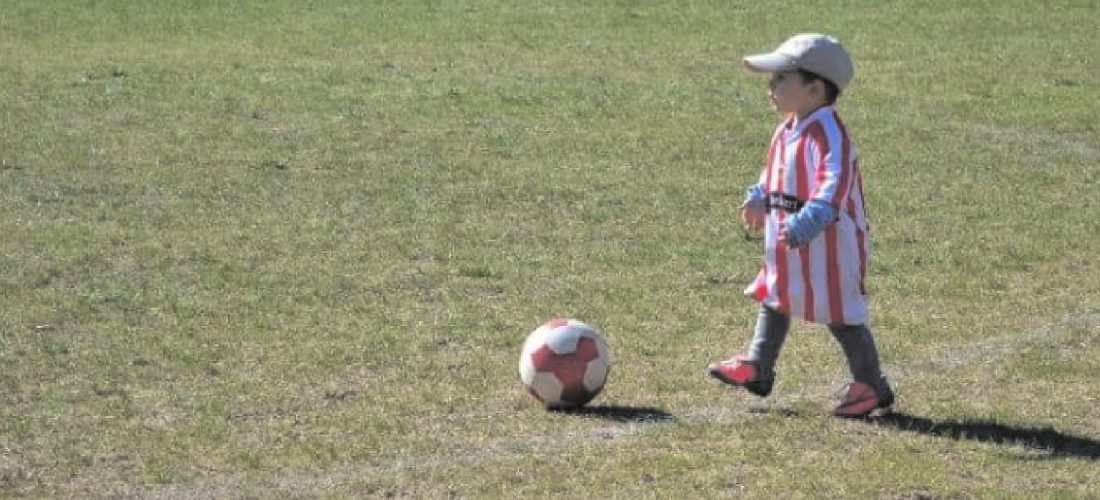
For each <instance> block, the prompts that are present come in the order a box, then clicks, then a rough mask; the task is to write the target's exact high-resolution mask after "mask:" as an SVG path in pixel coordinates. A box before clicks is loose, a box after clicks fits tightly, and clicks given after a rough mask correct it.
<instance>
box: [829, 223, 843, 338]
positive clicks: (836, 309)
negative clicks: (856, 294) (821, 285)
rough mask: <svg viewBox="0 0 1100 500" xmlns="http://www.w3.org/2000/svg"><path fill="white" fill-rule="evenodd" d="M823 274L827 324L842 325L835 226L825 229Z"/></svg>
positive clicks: (841, 302)
mask: <svg viewBox="0 0 1100 500" xmlns="http://www.w3.org/2000/svg"><path fill="white" fill-rule="evenodd" d="M825 273H826V277H827V280H828V286H829V323H830V324H840V323H844V298H843V296H842V295H841V287H840V251H839V248H837V238H836V224H833V225H830V226H829V227H828V228H826V229H825Z"/></svg>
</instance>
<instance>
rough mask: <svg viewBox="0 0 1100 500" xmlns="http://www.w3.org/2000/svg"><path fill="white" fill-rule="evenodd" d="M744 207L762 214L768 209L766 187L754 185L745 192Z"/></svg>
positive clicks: (758, 184)
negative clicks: (765, 195) (765, 196)
mask: <svg viewBox="0 0 1100 500" xmlns="http://www.w3.org/2000/svg"><path fill="white" fill-rule="evenodd" d="M744 205H745V208H749V209H752V210H759V211H761V212H763V211H764V210H765V209H766V207H765V205H764V186H763V185H762V184H760V183H756V184H753V185H752V186H750V187H749V189H748V190H747V191H745V202H744Z"/></svg>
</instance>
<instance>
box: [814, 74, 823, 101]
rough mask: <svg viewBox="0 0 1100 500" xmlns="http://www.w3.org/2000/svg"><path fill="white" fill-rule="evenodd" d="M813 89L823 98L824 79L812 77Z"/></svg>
mask: <svg viewBox="0 0 1100 500" xmlns="http://www.w3.org/2000/svg"><path fill="white" fill-rule="evenodd" d="M813 91H814V92H816V93H817V95H819V96H821V97H822V98H824V97H825V81H824V80H822V79H820V78H815V79H814V89H813Z"/></svg>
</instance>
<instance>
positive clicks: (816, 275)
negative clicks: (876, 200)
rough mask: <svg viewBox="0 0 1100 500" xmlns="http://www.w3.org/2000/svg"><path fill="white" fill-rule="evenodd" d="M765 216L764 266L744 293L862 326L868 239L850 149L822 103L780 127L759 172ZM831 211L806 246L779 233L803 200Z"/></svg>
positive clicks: (815, 318) (817, 318) (805, 314)
mask: <svg viewBox="0 0 1100 500" xmlns="http://www.w3.org/2000/svg"><path fill="white" fill-rule="evenodd" d="M760 183H761V186H763V188H764V189H763V190H764V193H765V194H764V195H765V201H766V203H767V206H768V217H767V222H766V224H765V254H764V265H763V267H762V269H761V270H760V274H759V275H757V277H756V280H755V281H754V282H753V283H752V284H751V285H749V287H748V288H746V289H745V294H746V295H749V296H750V297H752V298H753V299H755V300H757V301H759V302H761V303H762V304H764V305H767V306H768V307H771V308H772V309H775V310H777V311H779V312H782V313H785V314H788V315H790V316H793V317H799V318H802V319H805V320H807V321H812V322H816V323H823V324H847V325H860V324H864V323H866V322H867V319H868V308H867V290H866V288H865V286H864V277H865V276H866V273H867V261H868V258H869V256H870V250H871V248H870V246H871V245H870V237H869V236H870V234H869V226H868V223H867V218H866V212H865V211H864V205H863V181H862V179H861V177H860V173H859V166H858V162H857V160H856V151H855V147H853V145H852V141H851V139H850V138H849V137H848V132H847V130H845V128H844V124H843V123H841V121H840V118H839V117H838V116H837V115H836V111H835V110H834V109H833V108H832V107H830V106H826V107H824V108H821V109H818V110H817V111H815V112H813V113H811V114H810V115H809V116H807V117H806V118H804V119H802V120H801V121H799V122H798V123H797V124H796V123H795V120H794V118H793V117H791V118H789V119H787V120H786V121H784V122H783V123H782V124H780V125H779V127H778V128H776V130H775V135H774V136H773V137H772V143H771V147H770V148H769V149H768V159H767V164H766V165H765V167H764V171H763V172H762V173H761V175H760ZM809 200H820V201H824V202H826V203H829V204H831V205H832V206H833V208H834V209H836V211H837V220H836V222H835V223H832V224H829V225H828V226H826V228H825V230H824V231H822V232H821V233H820V234H819V235H818V236H817V237H815V238H814V239H813V240H811V241H810V242H809V243H807V244H806V245H805V246H802V247H799V248H796V249H788V248H787V246H786V245H784V244H780V243H779V241H778V236H779V229H780V226H781V225H782V224H784V223H785V221H786V219H787V218H788V217H790V216H792V215H793V214H795V213H797V212H798V211H799V210H800V209H801V208H802V207H803V206H804V205H805V203H806V202H807V201H809Z"/></svg>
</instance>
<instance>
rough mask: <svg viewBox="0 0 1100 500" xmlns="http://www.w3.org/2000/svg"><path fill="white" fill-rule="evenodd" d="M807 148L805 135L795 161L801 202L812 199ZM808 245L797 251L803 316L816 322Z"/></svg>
mask: <svg viewBox="0 0 1100 500" xmlns="http://www.w3.org/2000/svg"><path fill="white" fill-rule="evenodd" d="M807 147H809V145H808V141H807V140H806V135H805V134H803V135H802V137H801V138H799V139H798V149H797V151H796V152H795V160H794V164H795V172H796V175H797V180H798V189H797V191H798V199H799V201H807V200H809V199H810V185H809V179H807V177H808V176H809V175H808V174H807V171H808V170H809V169H808V168H807V167H808V165H806V148H807ZM806 243H807V245H806V246H803V247H802V249H801V250H796V251H797V252H798V258H799V261H800V262H801V264H802V265H801V266H800V267H801V268H802V294H803V299H804V301H803V306H802V307H803V308H804V309H803V313H802V314H803V316H804V317H805V318H806V320H807V321H813V320H814V287H813V276H812V273H811V272H810V248H809V245H808V243H809V242H806Z"/></svg>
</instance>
